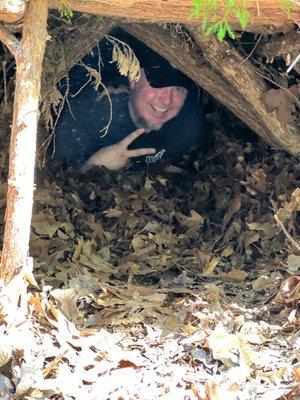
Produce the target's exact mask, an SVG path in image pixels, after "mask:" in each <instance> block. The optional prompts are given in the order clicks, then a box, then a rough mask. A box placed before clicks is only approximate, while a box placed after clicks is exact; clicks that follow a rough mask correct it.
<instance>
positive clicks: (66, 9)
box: [60, 0, 73, 24]
mask: <svg viewBox="0 0 300 400" xmlns="http://www.w3.org/2000/svg"><path fill="white" fill-rule="evenodd" d="M61 2H62V9H61V11H60V17H61V18H63V19H64V20H65V21H66V22H67V23H68V24H71V23H72V18H73V11H72V10H71V7H70V4H69V3H68V0H61Z"/></svg>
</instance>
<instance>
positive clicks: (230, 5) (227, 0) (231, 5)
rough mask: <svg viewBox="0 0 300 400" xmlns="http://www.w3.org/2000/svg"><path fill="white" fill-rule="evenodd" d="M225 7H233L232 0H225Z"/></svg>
mask: <svg viewBox="0 0 300 400" xmlns="http://www.w3.org/2000/svg"><path fill="white" fill-rule="evenodd" d="M226 7H227V8H233V7H234V0H226Z"/></svg>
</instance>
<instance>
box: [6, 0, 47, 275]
mask: <svg viewBox="0 0 300 400" xmlns="http://www.w3.org/2000/svg"><path fill="white" fill-rule="evenodd" d="M47 14H48V7H47V0H29V1H28V11H27V13H26V15H25V19H24V24H23V32H22V41H21V52H20V57H19V59H18V60H17V72H16V87H15V98H14V112H13V121H12V131H11V141H10V159H9V173H8V192H7V207H6V216H5V219H6V221H5V231H4V240H3V250H2V259H1V270H0V277H1V278H2V279H4V280H5V281H6V282H8V281H10V280H11V279H12V277H13V276H14V275H16V274H17V273H18V272H19V271H20V270H21V269H22V268H23V267H26V265H27V262H28V259H27V253H28V245H29V236H30V222H31V214H32V202H33V184H34V161H35V147H36V131H37V119H38V105H39V97H40V79H41V69H42V60H43V55H44V49H45V43H46V38H47V32H46V24H47Z"/></svg>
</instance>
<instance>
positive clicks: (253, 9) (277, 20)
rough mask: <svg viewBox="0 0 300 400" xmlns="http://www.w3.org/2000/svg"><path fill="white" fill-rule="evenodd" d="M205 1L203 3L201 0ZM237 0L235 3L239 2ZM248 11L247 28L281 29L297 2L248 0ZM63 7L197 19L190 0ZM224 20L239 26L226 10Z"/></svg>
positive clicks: (56, 2)
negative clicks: (287, 4)
mask: <svg viewBox="0 0 300 400" xmlns="http://www.w3.org/2000/svg"><path fill="white" fill-rule="evenodd" d="M204 3H205V2H204ZM218 3H219V4H220V6H219V7H218V9H217V12H216V14H217V17H218V18H223V17H224V4H225V0H221V1H219V2H218ZM240 3H241V2H237V4H240ZM245 3H246V4H247V7H248V9H249V11H250V15H251V16H250V21H249V26H248V27H247V30H249V31H256V32H258V31H260V32H263V31H266V30H269V27H270V26H273V27H275V28H276V30H279V31H280V30H282V27H283V26H284V25H286V26H288V25H292V24H293V23H295V21H299V19H300V4H299V2H298V1H294V0H290V3H291V6H292V11H291V12H290V13H288V12H287V11H285V10H284V8H283V6H282V2H280V0H264V1H259V0H249V1H247V2H245ZM66 4H67V7H70V9H72V10H74V11H81V12H85V13H90V14H99V15H104V16H110V17H118V18H130V19H133V20H139V21H148V22H181V23H185V24H195V25H199V23H200V22H201V18H197V19H196V18H195V19H191V18H190V14H191V10H192V8H193V1H192V0H179V1H178V0H126V1H124V0H68V1H67V2H66ZM49 6H50V7H53V8H59V9H61V8H62V1H61V0H49ZM226 18H227V19H228V21H229V22H230V23H231V24H233V26H234V27H235V28H240V26H239V24H238V22H237V19H236V17H235V16H234V15H233V14H232V13H230V14H229V15H228V16H227V17H226Z"/></svg>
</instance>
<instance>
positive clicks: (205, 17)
mask: <svg viewBox="0 0 300 400" xmlns="http://www.w3.org/2000/svg"><path fill="white" fill-rule="evenodd" d="M278 1H280V4H281V7H282V8H283V9H284V10H285V11H286V12H287V14H288V16H290V13H291V10H292V1H291V0H278ZM223 5H224V7H223V8H224V12H223V16H221V17H218V16H217V14H219V15H220V12H219V13H217V11H218V9H219V8H220V4H219V2H218V0H193V9H192V11H191V13H190V18H199V17H200V18H201V19H202V21H203V22H202V28H203V30H204V32H205V33H206V34H207V35H211V34H212V33H213V34H215V35H216V36H217V38H218V39H219V40H223V39H224V38H225V36H226V35H228V36H229V37H230V38H232V39H234V38H235V32H234V29H233V28H232V26H231V25H230V24H229V22H228V16H229V15H231V16H232V15H234V16H235V17H236V19H237V21H238V22H239V24H240V26H241V28H242V29H245V28H246V27H247V25H248V22H249V17H250V13H249V8H248V0H226V1H225V2H224V3H223V2H222V6H223Z"/></svg>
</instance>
